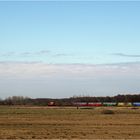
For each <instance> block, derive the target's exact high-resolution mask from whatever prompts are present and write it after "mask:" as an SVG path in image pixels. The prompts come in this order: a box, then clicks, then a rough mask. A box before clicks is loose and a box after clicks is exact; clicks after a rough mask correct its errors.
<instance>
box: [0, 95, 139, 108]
mask: <svg viewBox="0 0 140 140" xmlns="http://www.w3.org/2000/svg"><path fill="white" fill-rule="evenodd" d="M49 102H54V105H56V106H71V105H73V103H75V102H140V94H135V95H129V94H128V95H117V96H113V97H110V96H106V97H90V96H80V97H78V96H75V97H71V98H62V99H51V98H36V99H32V98H29V97H23V96H12V97H8V98H6V99H3V100H2V99H0V105H29V106H31V105H35V106H47V105H48V103H49Z"/></svg>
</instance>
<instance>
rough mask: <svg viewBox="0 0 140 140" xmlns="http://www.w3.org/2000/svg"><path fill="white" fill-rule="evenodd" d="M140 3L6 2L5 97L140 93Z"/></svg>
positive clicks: (1, 51) (0, 73) (0, 37)
mask: <svg viewBox="0 0 140 140" xmlns="http://www.w3.org/2000/svg"><path fill="white" fill-rule="evenodd" d="M139 37H140V1H67V0H66V1H64V0H63V1H41V2H39V1H20V0H19V1H0V97H1V98H5V97H8V96H13V95H17V96H20V95H22V96H29V97H32V98H62V97H72V96H75V95H77V96H113V95H116V94H121V93H122V94H127V93H131V94H133V93H140V87H139V83H140V76H139V73H140V41H139V40H140V39H139Z"/></svg>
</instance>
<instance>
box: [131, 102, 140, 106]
mask: <svg viewBox="0 0 140 140" xmlns="http://www.w3.org/2000/svg"><path fill="white" fill-rule="evenodd" d="M132 104H133V106H140V102H134V103H132Z"/></svg>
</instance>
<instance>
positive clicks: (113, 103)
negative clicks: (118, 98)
mask: <svg viewBox="0 0 140 140" xmlns="http://www.w3.org/2000/svg"><path fill="white" fill-rule="evenodd" d="M73 105H74V106H79V107H85V106H88V107H100V106H118V107H131V106H137V107H138V106H139V107H140V102H133V103H131V102H127V103H124V102H75V103H73Z"/></svg>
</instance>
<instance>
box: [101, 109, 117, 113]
mask: <svg viewBox="0 0 140 140" xmlns="http://www.w3.org/2000/svg"><path fill="white" fill-rule="evenodd" d="M101 113H102V114H115V112H114V111H113V110H108V109H106V110H102V112H101Z"/></svg>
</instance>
